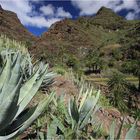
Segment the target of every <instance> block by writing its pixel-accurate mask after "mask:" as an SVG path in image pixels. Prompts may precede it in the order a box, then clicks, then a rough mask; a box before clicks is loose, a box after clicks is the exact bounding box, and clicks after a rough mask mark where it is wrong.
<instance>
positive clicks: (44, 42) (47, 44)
mask: <svg viewBox="0 0 140 140" xmlns="http://www.w3.org/2000/svg"><path fill="white" fill-rule="evenodd" d="M139 24H140V21H139V20H133V21H127V20H126V19H124V18H123V17H121V16H119V15H117V14H116V13H114V12H113V11H112V10H111V9H109V8H105V7H102V8H101V9H100V10H99V11H98V12H97V14H96V15H95V16H91V17H79V18H78V19H76V20H71V19H64V20H62V21H59V22H56V23H54V24H53V25H52V26H51V27H50V29H49V30H48V32H45V33H43V34H42V35H41V37H40V39H39V40H38V41H37V43H36V46H34V47H32V48H31V52H32V53H33V54H35V55H37V56H38V57H40V56H41V57H42V58H44V59H45V60H46V59H47V61H49V62H51V63H57V62H58V63H64V62H66V61H68V60H69V59H72V60H70V61H78V62H80V61H82V60H83V59H85V57H86V55H87V54H88V53H89V52H90V51H91V50H92V51H96V50H99V51H100V52H101V55H102V56H104V58H105V59H106V61H108V59H112V58H111V57H110V55H111V54H112V53H113V51H114V50H116V49H118V48H120V47H123V46H125V44H124V43H123V40H125V38H126V36H127V35H128V34H129V32H130V30H131V29H132V30H135V27H136V26H138V25H139ZM132 38H133V37H132ZM130 40H131V38H130ZM38 46H39V47H38ZM105 54H106V55H105ZM104 58H103V59H104Z"/></svg>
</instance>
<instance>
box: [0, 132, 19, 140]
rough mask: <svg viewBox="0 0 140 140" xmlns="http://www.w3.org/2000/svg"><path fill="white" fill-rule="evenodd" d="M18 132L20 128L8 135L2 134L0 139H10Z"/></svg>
mask: <svg viewBox="0 0 140 140" xmlns="http://www.w3.org/2000/svg"><path fill="white" fill-rule="evenodd" d="M17 133H18V130H17V131H15V132H13V133H11V134H9V135H6V136H0V140H8V139H11V138H13V137H15V136H16V135H17Z"/></svg>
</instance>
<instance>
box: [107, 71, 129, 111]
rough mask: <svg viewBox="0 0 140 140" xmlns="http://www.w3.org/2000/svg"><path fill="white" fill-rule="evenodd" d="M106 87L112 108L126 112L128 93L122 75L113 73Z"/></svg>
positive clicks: (126, 84)
mask: <svg viewBox="0 0 140 140" xmlns="http://www.w3.org/2000/svg"><path fill="white" fill-rule="evenodd" d="M108 87H109V90H110V96H109V97H110V102H111V104H112V105H113V106H114V107H117V108H118V109H119V110H120V111H126V110H127V106H126V101H125V98H126V95H127V93H128V91H129V90H128V83H127V81H126V79H125V77H124V75H123V74H122V73H120V72H114V73H113V74H112V75H111V77H110V79H109V81H108Z"/></svg>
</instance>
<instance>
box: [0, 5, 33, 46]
mask: <svg viewBox="0 0 140 140" xmlns="http://www.w3.org/2000/svg"><path fill="white" fill-rule="evenodd" d="M0 35H6V36H7V37H9V38H11V39H15V40H17V41H22V42H25V43H28V44H31V43H33V42H34V41H35V40H36V37H35V36H34V35H33V34H31V33H30V32H29V31H28V30H27V29H26V28H25V27H24V26H23V25H22V24H21V22H20V20H19V19H18V17H17V15H16V13H14V12H11V11H7V10H4V9H3V8H2V7H1V6H0Z"/></svg>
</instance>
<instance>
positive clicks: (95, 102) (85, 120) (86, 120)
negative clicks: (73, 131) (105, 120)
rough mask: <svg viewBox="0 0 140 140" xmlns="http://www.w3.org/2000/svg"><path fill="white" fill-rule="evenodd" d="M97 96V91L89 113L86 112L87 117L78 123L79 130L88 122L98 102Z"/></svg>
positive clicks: (98, 94)
mask: <svg viewBox="0 0 140 140" xmlns="http://www.w3.org/2000/svg"><path fill="white" fill-rule="evenodd" d="M99 96H100V90H99V91H98V93H97V95H96V98H94V99H93V106H92V107H91V109H90V110H89V112H87V115H86V116H85V117H84V119H83V120H82V121H81V122H80V129H82V128H83V127H84V126H85V125H86V124H87V122H88V120H89V118H90V116H91V115H92V113H93V109H94V108H95V106H96V104H97V102H98V100H99Z"/></svg>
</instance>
